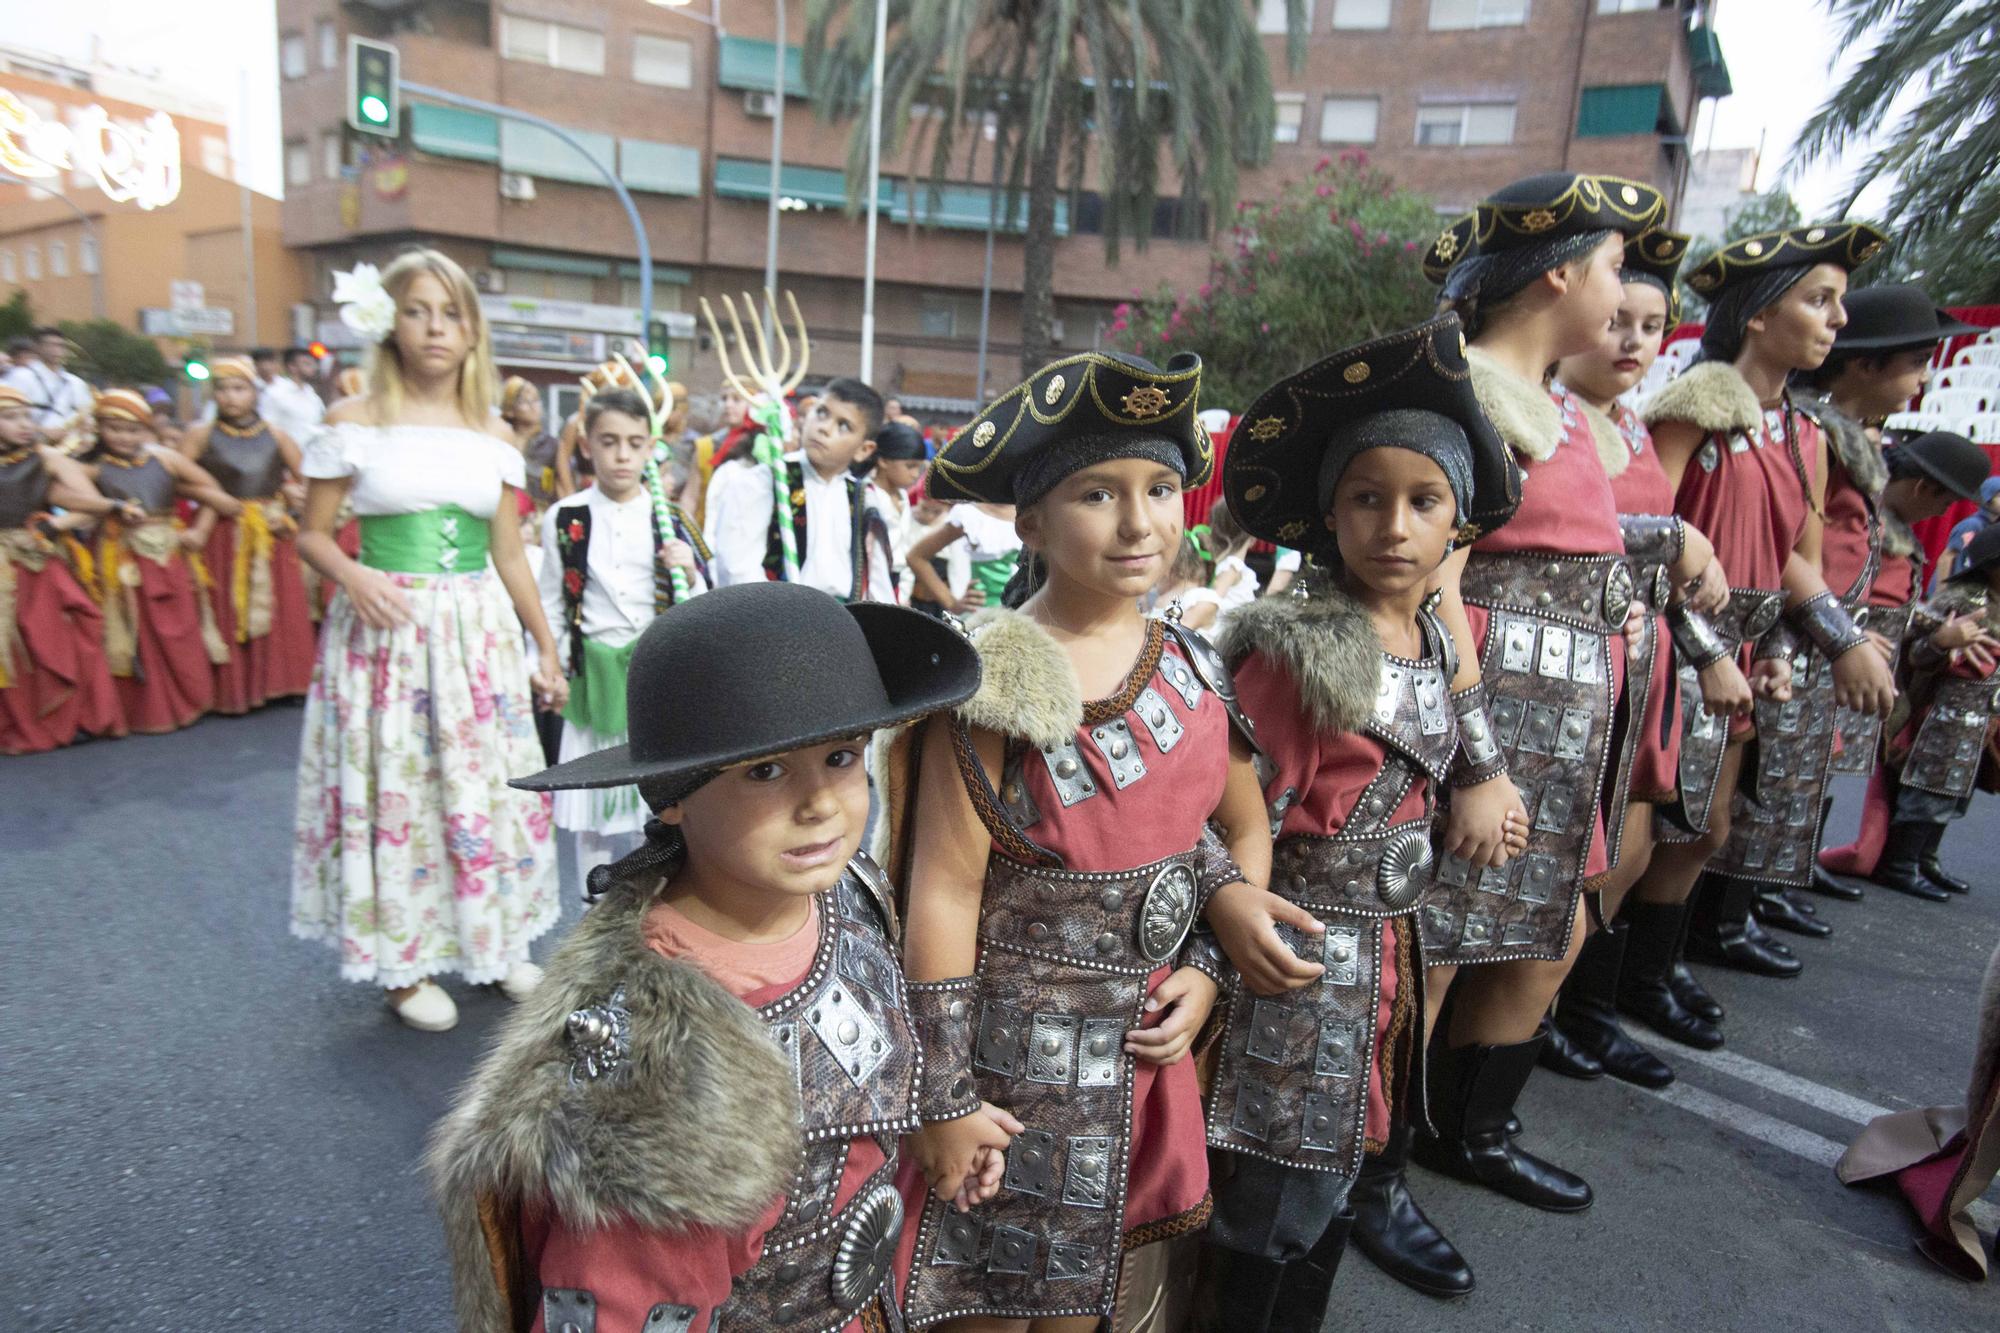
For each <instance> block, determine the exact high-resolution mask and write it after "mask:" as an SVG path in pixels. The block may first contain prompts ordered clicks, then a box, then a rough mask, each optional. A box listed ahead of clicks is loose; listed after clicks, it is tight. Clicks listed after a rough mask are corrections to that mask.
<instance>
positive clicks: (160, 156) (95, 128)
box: [0, 88, 181, 208]
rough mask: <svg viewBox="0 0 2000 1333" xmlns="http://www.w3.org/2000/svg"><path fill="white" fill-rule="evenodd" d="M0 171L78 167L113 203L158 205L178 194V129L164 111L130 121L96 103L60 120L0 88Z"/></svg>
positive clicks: (42, 173)
mask: <svg viewBox="0 0 2000 1333" xmlns="http://www.w3.org/2000/svg"><path fill="white" fill-rule="evenodd" d="M0 171H5V172H7V173H9V174H10V175H15V176H20V177H23V178H25V179H28V180H35V179H46V178H48V177H51V176H58V175H61V174H62V173H63V172H65V171H76V172H81V173H82V174H83V175H85V176H87V177H89V178H90V180H91V182H92V183H93V184H95V185H96V186H97V188H98V189H100V190H102V191H104V195H105V198H107V199H110V200H111V201H112V202H114V203H120V204H124V203H135V204H137V205H139V207H141V208H160V207H163V206H165V205H167V204H170V203H172V202H173V201H174V200H175V199H177V198H178V197H179V196H180V192H181V133H180V131H179V130H178V129H176V128H174V122H173V119H172V118H171V117H169V116H168V115H167V114H166V113H165V112H162V111H155V112H154V113H153V114H152V115H150V116H148V117H146V119H145V121H144V122H143V123H141V124H139V125H132V124H129V123H114V122H113V121H112V119H111V114H110V113H109V112H108V111H106V110H105V109H104V108H103V107H101V106H95V105H92V106H87V107H83V108H81V109H80V110H77V111H75V112H73V113H72V115H71V117H70V123H69V124H67V125H64V124H60V123H58V122H56V121H53V120H45V119H43V118H42V117H41V116H39V115H37V114H36V113H35V112H34V111H32V110H30V109H29V108H28V107H27V105H26V104H25V103H23V102H22V101H21V99H20V98H18V97H16V96H15V95H14V94H13V93H10V92H8V91H7V90H6V89H5V88H0Z"/></svg>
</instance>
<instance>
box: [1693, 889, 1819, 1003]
mask: <svg viewBox="0 0 2000 1333" xmlns="http://www.w3.org/2000/svg"><path fill="white" fill-rule="evenodd" d="M1700 891H1705V893H1706V895H1707V896H1706V899H1705V901H1704V904H1703V905H1704V907H1705V908H1706V909H1707V910H1706V911H1705V913H1704V916H1705V918H1706V919H1705V920H1704V921H1698V922H1696V924H1695V925H1694V927H1693V928H1692V929H1691V930H1690V931H1689V933H1688V956H1689V957H1690V958H1693V959H1694V960H1695V961H1697V962H1708V963H1720V964H1722V965H1723V966H1724V967H1733V968H1735V969H1736V970H1738V971H1739V972H1750V973H1754V974H1755V975H1757V976H1761V977H1795V976H1797V975H1798V974H1799V973H1801V972H1803V971H1804V970H1805V965H1804V964H1803V963H1801V962H1800V961H1799V960H1798V959H1797V958H1795V957H1791V956H1790V953H1791V951H1790V950H1789V949H1787V950H1785V951H1783V952H1780V951H1779V950H1778V949H1776V948H1774V947H1772V942H1771V941H1770V939H1769V937H1768V936H1765V938H1764V939H1761V940H1760V939H1759V938H1757V937H1758V936H1759V935H1763V932H1762V931H1755V932H1753V930H1752V927H1753V926H1754V925H1755V924H1756V923H1755V922H1753V921H1751V919H1750V900H1751V899H1752V898H1753V897H1755V896H1756V886H1755V885H1754V884H1753V883H1752V882H1751V881H1750V880H1747V879H1739V878H1738V877H1737V876H1735V875H1723V874H1718V873H1716V872H1715V871H1710V872H1709V873H1708V874H1707V875H1706V876H1705V883H1704V885H1703V889H1702V890H1700ZM1704 926H1706V929H1704V928H1703V927H1704Z"/></svg>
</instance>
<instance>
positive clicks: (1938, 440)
mask: <svg viewBox="0 0 2000 1333" xmlns="http://www.w3.org/2000/svg"><path fill="white" fill-rule="evenodd" d="M1894 447H1895V450H1896V455H1897V457H1899V458H1904V459H1907V460H1909V462H1910V463H1911V464H1912V465H1913V466H1914V467H1915V468H1916V469H1917V471H1919V472H1921V473H1923V474H1924V475H1925V476H1926V477H1929V478H1930V479H1931V480H1932V481H1934V482H1936V483H1937V484H1938V485H1940V486H1942V487H1944V488H1945V489H1946V490H1948V491H1950V492H1951V493H1952V494H1953V495H1956V496H1957V497H1958V498H1959V499H1961V500H1971V501H1973V502H1974V503H1977V502H1978V500H1979V488H1980V487H1981V486H1983V485H1985V483H1986V479H1987V478H1988V477H1990V476H1992V475H1993V460H1992V459H1990V458H1988V457H1987V456H1986V451H1985V450H1984V449H1982V448H1980V447H1979V446H1978V445H1976V444H1974V443H1973V442H1972V441H1971V440H1968V439H1966V438H1965V437H1964V436H1963V435H1956V434H1953V433H1952V432H1951V431H1948V430H1933V431H1926V432H1925V433H1923V434H1922V435H1919V436H1917V437H1916V438H1915V439H1911V440H1898V441H1897V442H1896V444H1895V446H1894Z"/></svg>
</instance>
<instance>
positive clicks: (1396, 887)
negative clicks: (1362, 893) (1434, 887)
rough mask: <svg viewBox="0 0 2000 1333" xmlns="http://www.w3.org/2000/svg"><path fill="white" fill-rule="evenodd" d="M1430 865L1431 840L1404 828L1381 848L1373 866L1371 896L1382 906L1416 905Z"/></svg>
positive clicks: (1406, 906) (1402, 906) (1402, 907)
mask: <svg viewBox="0 0 2000 1333" xmlns="http://www.w3.org/2000/svg"><path fill="white" fill-rule="evenodd" d="M1430 868H1431V840H1430V839H1429V838H1428V837H1427V836H1425V835H1424V834H1423V833H1420V832H1418V831H1417V830H1416V829H1406V830H1405V831H1403V832H1402V833H1399V834H1397V835H1396V836H1395V837H1394V838H1391V839H1390V840H1389V845H1388V846H1387V847H1385V848H1383V849H1382V861H1381V864H1380V865H1378V866H1377V867H1376V870H1375V896H1376V897H1378V898H1380V899H1381V900H1382V905H1383V906H1384V907H1390V908H1394V909H1396V910H1397V911H1402V910H1404V909H1406V908H1410V907H1414V906H1416V902H1417V899H1418V898H1421V897H1422V896H1423V892H1424V880H1425V877H1426V872H1427V871H1428V870H1429V869H1430Z"/></svg>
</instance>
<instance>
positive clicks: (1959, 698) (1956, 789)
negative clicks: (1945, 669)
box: [1901, 676, 2000, 801]
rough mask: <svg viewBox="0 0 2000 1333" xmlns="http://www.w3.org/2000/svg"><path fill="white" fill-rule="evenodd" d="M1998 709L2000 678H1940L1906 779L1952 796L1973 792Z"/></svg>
mask: <svg viewBox="0 0 2000 1333" xmlns="http://www.w3.org/2000/svg"><path fill="white" fill-rule="evenodd" d="M1996 713H2000V680H1992V679H1989V680H1962V679H1959V678H1957V677H1950V676H1948V677H1945V678H1944V679H1942V680H1940V681H1939V682H1938V684H1937V689H1936V691H1935V692H1934V693H1933V694H1932V696H1931V706H1930V711H1929V712H1927V713H1925V714H1924V720H1923V722H1922V723H1921V724H1919V725H1918V727H1917V738H1916V740H1915V741H1913V742H1912V743H1911V745H1910V753H1909V756H1908V757H1907V758H1905V759H1904V760H1903V772H1902V775H1901V777H1902V785H1903V786H1905V787H1915V788H1917V789H1918V790H1919V791H1928V792H1935V793H1937V794H1938V795H1939V796H1949V797H1951V798H1952V799H1953V800H1959V801H1962V800H1965V799H1967V798H1968V797H1970V796H1971V795H1972V788H1973V784H1974V783H1975V782H1976V781H1977V780H1978V778H1979V761H1980V758H1981V756H1982V754H1983V753H1984V751H1985V748H1986V729H1987V727H1988V726H1990V725H1991V724H1992V722H1993V718H1994V716H1995V714H1996Z"/></svg>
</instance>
